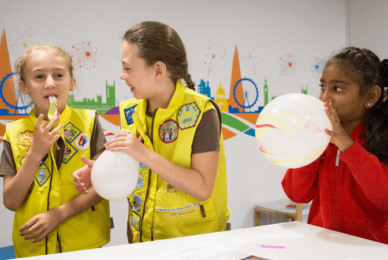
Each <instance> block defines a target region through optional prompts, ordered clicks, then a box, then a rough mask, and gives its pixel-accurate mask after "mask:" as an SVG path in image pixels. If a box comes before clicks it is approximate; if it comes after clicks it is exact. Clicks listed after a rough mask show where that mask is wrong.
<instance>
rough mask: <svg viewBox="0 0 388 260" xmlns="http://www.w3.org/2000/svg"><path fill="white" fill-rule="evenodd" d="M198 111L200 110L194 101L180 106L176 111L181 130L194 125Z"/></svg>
mask: <svg viewBox="0 0 388 260" xmlns="http://www.w3.org/2000/svg"><path fill="white" fill-rule="evenodd" d="M200 113H201V110H199V108H198V107H197V104H195V102H193V103H190V104H186V105H184V106H182V107H181V109H180V110H179V112H178V124H179V128H180V129H182V130H183V129H187V128H190V127H194V126H195V124H196V123H197V119H198V116H199V114H200Z"/></svg>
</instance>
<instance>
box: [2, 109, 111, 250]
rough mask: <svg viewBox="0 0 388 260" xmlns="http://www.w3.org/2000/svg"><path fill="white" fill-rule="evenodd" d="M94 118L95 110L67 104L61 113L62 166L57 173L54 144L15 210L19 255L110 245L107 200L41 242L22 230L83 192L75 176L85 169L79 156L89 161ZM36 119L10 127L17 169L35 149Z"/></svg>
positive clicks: (15, 239) (11, 124) (66, 223)
mask: <svg viewBox="0 0 388 260" xmlns="http://www.w3.org/2000/svg"><path fill="white" fill-rule="evenodd" d="M94 119H95V111H92V110H83V109H72V108H70V107H69V106H66V107H65V109H64V111H63V112H62V114H61V120H60V122H59V123H60V124H62V125H63V128H62V129H61V131H60V132H61V138H62V139H63V141H64V143H65V152H64V156H63V162H62V164H61V167H60V169H59V171H58V168H57V165H56V163H55V156H56V144H54V145H53V147H52V148H51V150H50V152H49V153H48V154H47V156H45V157H44V158H43V159H42V162H41V164H40V166H39V169H38V172H37V173H36V176H35V178H34V187H33V189H32V191H31V193H30V194H29V195H28V198H27V199H26V200H25V201H24V202H23V203H22V204H21V205H20V207H19V209H18V210H17V211H16V212H15V218H14V223H13V234H12V235H13V236H12V237H13V244H14V248H15V255H16V257H28V256H37V255H44V254H53V253H58V252H60V251H62V252H68V251H74V250H82V249H89V248H96V247H101V246H103V245H105V244H106V243H108V242H109V240H110V219H109V218H110V213H109V201H107V200H103V201H101V202H100V203H98V204H96V205H94V206H93V207H92V208H90V209H87V210H85V211H84V212H81V213H80V214H78V215H76V216H73V217H71V218H68V219H67V220H65V221H64V222H62V223H61V224H59V225H58V227H57V228H56V229H55V230H53V231H52V232H51V233H50V234H48V236H47V237H46V238H45V239H43V240H41V241H39V242H36V243H32V242H31V240H24V238H23V237H22V236H20V232H19V229H20V228H21V227H22V225H24V224H25V223H26V222H27V221H28V220H30V219H31V218H32V217H33V216H35V215H37V214H41V213H44V212H46V211H48V210H51V209H54V208H56V207H58V206H59V205H62V204H65V203H67V202H69V201H70V200H72V199H74V198H75V197H77V196H78V195H79V194H80V192H79V191H77V190H76V189H75V187H74V184H73V177H72V173H73V172H74V171H75V170H77V169H79V168H81V167H83V166H84V163H83V162H82V161H81V156H85V157H86V158H90V139H91V135H92V132H93V126H94ZM36 121H37V118H36V116H35V111H34V110H32V111H31V113H30V116H29V117H27V118H23V119H20V120H17V121H15V122H13V123H9V124H7V126H6V133H5V136H4V140H7V141H8V142H9V143H10V145H11V148H12V153H13V157H14V160H15V165H16V171H19V169H20V167H21V166H22V164H23V161H24V159H25V157H26V155H27V152H28V150H29V149H30V147H31V142H32V139H33V131H34V125H35V123H36Z"/></svg>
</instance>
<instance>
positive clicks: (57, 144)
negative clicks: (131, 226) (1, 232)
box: [0, 44, 110, 257]
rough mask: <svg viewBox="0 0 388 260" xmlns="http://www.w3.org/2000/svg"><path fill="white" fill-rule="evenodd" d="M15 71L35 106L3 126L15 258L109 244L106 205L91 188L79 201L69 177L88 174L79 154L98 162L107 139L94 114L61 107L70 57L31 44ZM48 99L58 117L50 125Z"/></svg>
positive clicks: (71, 85) (70, 84) (69, 82)
mask: <svg viewBox="0 0 388 260" xmlns="http://www.w3.org/2000/svg"><path fill="white" fill-rule="evenodd" d="M16 70H17V73H18V75H19V77H20V81H19V88H20V91H21V92H22V93H23V94H25V95H29V96H30V97H31V99H32V100H33V101H34V103H35V107H34V108H33V109H32V110H31V112H30V115H29V117H26V118H23V119H19V120H17V121H15V122H12V123H8V124H7V126H6V133H5V136H4V142H3V144H4V150H3V154H2V159H1V164H0V175H1V176H2V177H3V181H4V188H3V201H4V205H5V206H6V207H7V208H8V209H10V210H12V211H15V218H14V224H13V244H14V248H15V255H16V256H17V257H28V256H36V255H43V254H52V253H59V252H68V251H74V250H81V249H89V248H96V247H101V246H103V245H104V244H106V243H108V242H109V240H110V221H109V217H110V216H109V202H108V201H106V200H102V198H101V197H99V196H98V195H97V193H96V192H95V191H94V190H93V188H91V189H90V191H91V192H89V194H88V195H86V196H78V195H79V194H80V192H79V191H77V190H76V189H75V188H74V185H73V177H72V173H73V172H74V171H77V172H80V173H84V174H87V173H88V171H89V168H88V167H87V166H84V163H83V162H82V161H81V156H83V157H86V158H89V159H90V158H93V159H96V158H97V157H98V156H99V154H100V153H101V152H102V151H103V150H104V144H105V143H106V139H105V136H104V134H103V132H102V128H101V125H100V123H99V121H98V117H97V115H96V113H95V111H90V110H82V109H72V108H70V107H69V106H67V105H66V100H67V97H68V94H69V91H72V90H74V89H75V88H76V81H75V78H73V68H72V60H71V57H70V56H69V54H67V53H66V52H65V51H63V50H62V49H60V48H58V47H57V46H54V45H49V44H41V45H34V46H32V47H30V48H29V49H28V50H26V52H25V54H24V55H23V56H22V57H21V58H20V59H19V60H18V61H17V63H16ZM53 97H55V98H56V101H57V112H58V113H57V114H56V116H54V118H52V119H51V118H50V119H51V120H49V118H48V112H49V110H50V101H49V99H52V98H53ZM83 166H84V167H83Z"/></svg>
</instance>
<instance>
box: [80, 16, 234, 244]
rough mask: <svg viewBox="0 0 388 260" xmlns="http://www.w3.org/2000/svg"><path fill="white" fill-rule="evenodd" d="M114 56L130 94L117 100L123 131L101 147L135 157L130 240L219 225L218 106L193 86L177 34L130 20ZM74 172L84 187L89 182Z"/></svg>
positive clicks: (223, 207)
mask: <svg viewBox="0 0 388 260" xmlns="http://www.w3.org/2000/svg"><path fill="white" fill-rule="evenodd" d="M121 60H122V73H121V75H120V78H121V79H122V80H124V81H125V82H126V84H127V85H128V86H129V87H130V89H131V91H132V93H133V95H134V97H135V99H132V100H128V101H124V102H122V103H121V104H120V120H121V128H122V131H121V132H119V133H118V134H117V135H116V136H115V138H114V139H112V140H111V141H109V142H108V143H107V144H106V146H105V147H106V149H107V150H110V151H118V152H124V153H127V154H128V155H129V156H132V157H133V158H134V159H136V160H137V161H139V162H140V166H139V181H138V186H137V187H136V189H135V191H134V192H133V194H131V195H130V196H129V197H128V201H129V218H128V241H129V243H132V242H143V241H151V240H159V239H165V238H173V237H181V236H188V235H196V234H202V233H209V232H216V231H222V230H225V228H226V223H227V221H228V218H229V210H228V208H227V193H226V168H225V156H224V146H223V138H222V132H221V111H220V110H219V108H218V106H217V105H216V104H215V103H214V102H213V101H212V100H211V99H209V98H208V97H206V96H203V95H200V94H198V93H197V92H195V91H194V83H193V82H192V80H191V76H190V74H189V73H188V64H187V57H186V50H185V47H184V45H183V42H182V40H181V39H180V37H179V35H178V34H177V32H176V31H175V30H174V29H172V28H171V27H170V26H168V25H165V24H162V23H159V22H143V23H140V24H138V25H135V26H133V27H132V28H130V29H129V30H128V31H127V32H126V33H125V34H124V37H123V43H122V46H121ZM180 79H183V80H184V81H185V82H186V85H187V87H185V86H184V85H183V84H182V82H181V81H180ZM128 132H130V133H128ZM166 135H167V136H168V138H167V137H166ZM80 177H81V181H80V182H78V184H77V183H76V185H78V187H77V188H78V189H81V190H84V191H85V187H86V186H87V185H84V183H85V182H90V181H89V180H86V181H85V180H82V178H83V177H82V176H80ZM75 179H78V176H75ZM135 202H136V203H135Z"/></svg>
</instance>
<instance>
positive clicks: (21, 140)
mask: <svg viewBox="0 0 388 260" xmlns="http://www.w3.org/2000/svg"><path fill="white" fill-rule="evenodd" d="M33 138H34V132H32V131H30V130H26V131H24V132H21V133H18V144H19V145H21V146H24V147H31V143H32V139H33Z"/></svg>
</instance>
